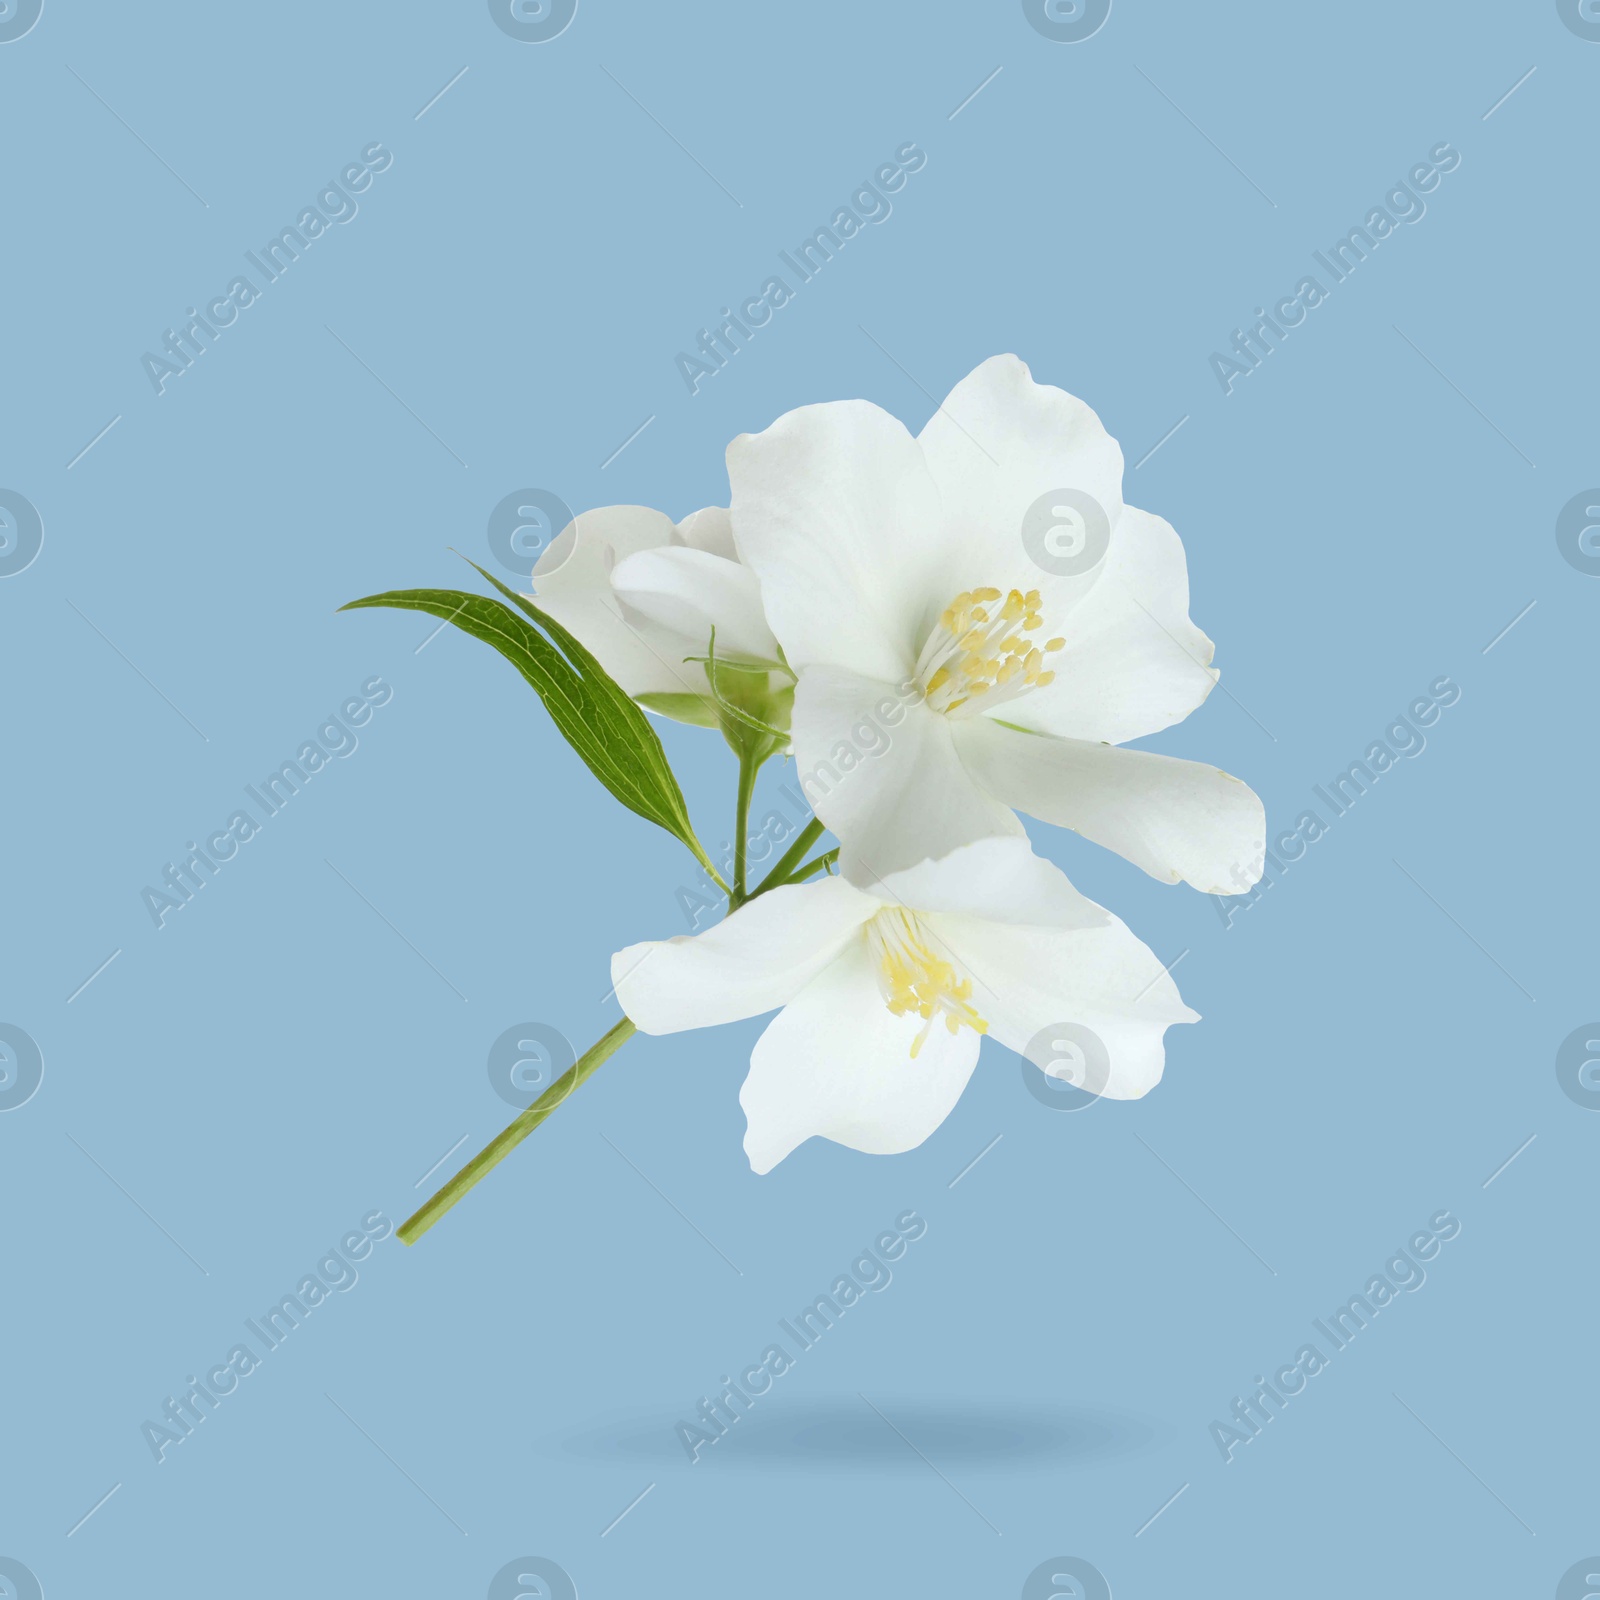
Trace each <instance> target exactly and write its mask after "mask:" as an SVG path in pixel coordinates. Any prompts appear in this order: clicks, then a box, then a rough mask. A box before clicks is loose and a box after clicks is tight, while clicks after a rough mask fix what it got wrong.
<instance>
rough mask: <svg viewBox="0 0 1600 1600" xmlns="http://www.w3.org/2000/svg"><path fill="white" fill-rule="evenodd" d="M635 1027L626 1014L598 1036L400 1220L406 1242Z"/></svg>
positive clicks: (503, 1154)
mask: <svg viewBox="0 0 1600 1600" xmlns="http://www.w3.org/2000/svg"><path fill="white" fill-rule="evenodd" d="M635 1031H636V1030H635V1029H634V1025H633V1023H632V1021H631V1020H630V1019H629V1018H627V1017H624V1018H623V1019H622V1021H621V1022H619V1023H618V1024H617V1025H616V1027H614V1028H612V1029H611V1031H610V1032H609V1033H605V1034H602V1035H601V1036H600V1038H598V1039H597V1040H595V1042H594V1043H593V1044H592V1045H590V1046H589V1048H588V1049H587V1050H585V1051H584V1053H583V1054H582V1055H581V1056H579V1057H578V1059H577V1060H576V1061H575V1062H574V1063H573V1064H572V1066H570V1067H569V1068H568V1069H567V1070H566V1071H565V1072H563V1073H562V1074H561V1076H560V1077H559V1078H557V1079H556V1081H555V1082H554V1083H552V1084H551V1085H550V1087H549V1088H548V1089H546V1090H545V1092H544V1093H543V1094H542V1095H540V1096H539V1098H538V1099H537V1100H535V1101H534V1102H533V1104H532V1105H531V1106H529V1107H528V1109H527V1110H526V1111H524V1112H523V1113H522V1114H521V1116H519V1117H517V1118H516V1119H515V1120H514V1121H512V1122H511V1123H509V1124H508V1125H507V1126H506V1127H505V1128H504V1129H502V1130H501V1132H499V1133H498V1134H496V1135H495V1137H494V1138H492V1139H491V1140H490V1141H489V1142H488V1144H486V1145H485V1146H484V1147H483V1149H481V1150H480V1151H479V1152H478V1153H477V1155H475V1156H474V1157H473V1158H472V1159H471V1160H470V1161H469V1162H468V1163H467V1164H466V1166H464V1167H463V1168H462V1169H461V1170H460V1171H459V1172H458V1173H457V1174H456V1175H455V1177H453V1178H452V1179H451V1180H450V1181H449V1182H448V1183H447V1184H446V1185H445V1186H444V1187H443V1188H442V1189H441V1190H439V1192H438V1193H437V1194H436V1195H434V1196H433V1197H432V1199H430V1200H428V1201H427V1202H426V1203H425V1204H424V1205H423V1206H422V1207H421V1208H420V1209H419V1210H417V1211H416V1212H415V1213H413V1214H412V1215H411V1216H409V1217H407V1218H406V1220H405V1221H404V1222H402V1223H401V1224H400V1238H401V1240H402V1242H404V1243H405V1244H415V1243H416V1242H417V1240H418V1239H420V1238H421V1237H422V1235H423V1234H425V1233H426V1232H427V1231H428V1229H429V1228H431V1227H432V1226H433V1225H434V1223H436V1222H437V1221H438V1220H439V1218H440V1217H442V1216H443V1215H444V1214H445V1212H447V1211H448V1210H449V1209H450V1208H451V1206H453V1205H454V1204H455V1203H456V1201H458V1200H459V1199H460V1198H461V1197H462V1196H463V1195H464V1194H465V1193H466V1192H467V1190H468V1189H470V1188H472V1187H473V1185H474V1184H476V1183H477V1182H478V1180H479V1179H480V1178H482V1177H483V1176H484V1175H485V1174H486V1173H488V1172H489V1171H490V1169H491V1168H493V1167H497V1166H499V1164H500V1163H501V1162H502V1161H504V1160H505V1158H506V1157H507V1156H508V1155H510V1154H511V1152H512V1151H513V1150H515V1149H516V1147H517V1146H518V1145H519V1144H521V1143H522V1141H523V1140H524V1139H526V1138H527V1137H528V1135H529V1134H530V1133H532V1132H533V1130H534V1129H535V1128H537V1127H538V1126H539V1124H540V1123H541V1122H543V1121H544V1119H545V1118H546V1117H548V1116H549V1115H550V1113H551V1112H552V1111H554V1110H555V1109H556V1107H557V1106H559V1105H560V1104H561V1103H562V1102H563V1101H564V1100H566V1098H567V1097H568V1095H570V1094H571V1093H572V1092H573V1090H575V1089H576V1088H577V1087H578V1086H579V1085H580V1084H583V1083H586V1082H588V1080H589V1079H590V1078H592V1077H593V1076H594V1074H595V1073H596V1072H598V1071H599V1070H600V1068H601V1067H602V1066H604V1065H605V1063H606V1062H607V1061H608V1060H610V1058H611V1057H612V1056H613V1055H615V1054H616V1052H617V1050H618V1049H620V1048H621V1046H622V1045H624V1044H625V1043H626V1042H627V1041H628V1040H629V1039H630V1038H632V1037H633V1034H634V1032H635Z"/></svg>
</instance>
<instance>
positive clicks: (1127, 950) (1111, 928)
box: [924, 916, 1200, 1100]
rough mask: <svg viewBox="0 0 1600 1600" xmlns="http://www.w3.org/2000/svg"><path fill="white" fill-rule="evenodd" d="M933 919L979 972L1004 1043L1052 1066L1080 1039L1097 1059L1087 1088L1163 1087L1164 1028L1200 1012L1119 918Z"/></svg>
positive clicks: (944, 941) (939, 936) (988, 1014)
mask: <svg viewBox="0 0 1600 1600" xmlns="http://www.w3.org/2000/svg"><path fill="white" fill-rule="evenodd" d="M924 925H925V926H926V927H927V928H928V929H929V931H930V932H931V933H932V934H933V935H934V937H935V938H936V940H937V941H938V942H939V944H940V945H942V946H943V947H944V948H945V949H947V950H948V951H949V952H950V953H951V955H952V956H953V958H954V960H955V961H956V962H958V963H959V964H960V966H961V968H962V969H963V970H964V971H965V972H966V973H967V974H968V975H969V976H970V977H971V979H972V989H973V992H972V1004H973V1005H974V1006H975V1007H976V1008H977V1010H978V1012H979V1013H980V1014H981V1015H982V1016H983V1017H984V1018H986V1019H987V1021H988V1023H989V1031H990V1033H991V1034H992V1035H993V1036H994V1037H995V1038H996V1039H997V1040H999V1042H1000V1043H1001V1044H1003V1045H1005V1046H1006V1047H1007V1048H1008V1049H1012V1050H1015V1051H1017V1053H1018V1054H1019V1055H1021V1054H1025V1055H1026V1056H1027V1057H1028V1059H1029V1060H1031V1061H1032V1062H1033V1063H1034V1065H1035V1066H1039V1067H1045V1066H1049V1065H1051V1064H1052V1062H1053V1061H1057V1060H1059V1059H1060V1055H1061V1051H1060V1047H1059V1045H1058V1044H1057V1041H1058V1040H1060V1039H1062V1038H1063V1037H1065V1038H1067V1039H1074V1040H1076V1041H1077V1042H1078V1044H1079V1046H1080V1048H1082V1049H1083V1050H1084V1052H1085V1054H1086V1055H1087V1056H1088V1057H1089V1060H1090V1065H1091V1072H1090V1077H1089V1081H1088V1083H1087V1084H1086V1085H1084V1086H1085V1087H1088V1088H1089V1089H1091V1090H1092V1091H1093V1092H1094V1093H1096V1094H1100V1095H1104V1096H1106V1097H1107V1098H1109V1099H1112V1100H1136V1099H1138V1098H1139V1096H1140V1095H1142V1094H1145V1093H1147V1092H1148V1091H1149V1090H1150V1089H1152V1088H1154V1087H1155V1085H1156V1083H1157V1082H1158V1081H1159V1079H1160V1077H1161V1069H1162V1065H1163V1063H1164V1061H1165V1059H1166V1056H1165V1051H1164V1049H1163V1046H1162V1035H1163V1034H1164V1033H1165V1032H1166V1030H1167V1028H1168V1027H1170V1026H1171V1025H1172V1024H1173V1023H1175V1022H1198V1021H1199V1020H1200V1019H1199V1016H1198V1014H1197V1013H1195V1012H1193V1011H1191V1010H1190V1009H1189V1008H1188V1006H1186V1005H1185V1004H1184V1003H1183V1001H1182V1000H1181V999H1180V998H1179V995H1178V989H1177V985H1176V984H1174V983H1173V981H1172V979H1171V978H1170V977H1168V976H1167V975H1166V973H1164V972H1163V971H1162V968H1161V963H1160V962H1159V961H1158V960H1157V959H1156V957H1155V954H1154V952H1152V951H1151V950H1150V949H1148V948H1147V947H1146V946H1145V945H1144V944H1142V943H1141V942H1140V941H1139V940H1138V939H1136V938H1135V937H1134V935H1133V934H1132V933H1130V932H1129V931H1128V929H1127V928H1126V927H1125V926H1124V925H1123V923H1122V922H1121V921H1120V920H1119V919H1118V918H1116V917H1111V918H1110V919H1109V920H1108V922H1107V924H1106V926H1104V927H1100V928H1090V929H1086V930H1077V929H1070V930H1063V931H1058V930H1056V929H1051V928H1025V927H1015V926H1008V925H1006V924H1003V923H996V922H984V921H980V920H979V919H978V918H976V917H952V916H932V917H928V918H926V919H924ZM1085 1029H1086V1030H1088V1032H1087V1035H1085V1034H1084V1033H1082V1032H1080V1031H1079V1030H1085Z"/></svg>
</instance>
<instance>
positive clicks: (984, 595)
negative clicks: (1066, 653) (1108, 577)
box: [917, 589, 1067, 716]
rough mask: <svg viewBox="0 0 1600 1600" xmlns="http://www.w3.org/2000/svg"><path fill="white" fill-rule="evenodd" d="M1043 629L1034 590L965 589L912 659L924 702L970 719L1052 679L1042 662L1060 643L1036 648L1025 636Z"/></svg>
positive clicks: (1063, 642) (1062, 644) (1050, 641)
mask: <svg viewBox="0 0 1600 1600" xmlns="http://www.w3.org/2000/svg"><path fill="white" fill-rule="evenodd" d="M1043 626H1044V618H1043V617H1041V616H1040V614H1039V591H1038V590H1037V589H1030V590H1029V591H1028V592H1027V593H1026V594H1024V593H1023V592H1022V591H1021V590H1020V589H1013V590H1012V591H1011V592H1010V593H1009V594H1008V595H1006V596H1005V598H1004V599H1003V600H1002V599H1001V597H1000V591H999V590H998V589H967V590H965V591H963V592H962V593H961V594H958V595H957V596H956V597H955V599H954V600H952V601H951V602H950V604H949V605H947V606H946V607H945V608H944V611H943V612H942V613H941V614H940V616H939V622H938V625H937V626H936V627H935V628H934V630H933V631H932V632H931V633H930V634H929V635H928V638H927V641H926V642H925V643H924V644H923V646H922V655H921V656H920V657H919V658H918V661H917V681H918V682H919V683H921V685H922V689H923V693H924V694H925V695H926V697H927V701H928V704H929V705H930V706H932V707H933V709H934V710H935V711H942V712H944V713H945V714H946V715H947V716H953V715H956V714H957V713H961V714H963V715H968V716H970V715H971V714H972V713H973V712H974V711H987V710H989V709H991V708H992V707H994V706H997V705H1000V704H1002V703H1004V702H1005V701H1007V700H1014V699H1016V697H1017V696H1018V695H1020V694H1026V693H1027V691H1028V690H1029V689H1040V688H1043V687H1044V685H1045V684H1047V683H1051V682H1053V681H1054V679H1055V673H1053V672H1050V671H1047V670H1046V668H1045V664H1044V658H1045V657H1046V656H1047V655H1050V654H1053V653H1054V652H1055V651H1057V650H1061V649H1064V648H1065V647H1066V643H1067V641H1066V640H1065V639H1048V640H1046V641H1045V643H1044V644H1042V645H1040V644H1037V643H1035V642H1034V640H1033V639H1031V638H1030V637H1029V635H1030V634H1033V633H1036V632H1037V631H1038V629H1040V628H1042V627H1043Z"/></svg>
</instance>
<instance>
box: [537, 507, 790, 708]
mask: <svg viewBox="0 0 1600 1600" xmlns="http://www.w3.org/2000/svg"><path fill="white" fill-rule="evenodd" d="M533 580H534V589H535V595H534V598H535V599H536V600H537V601H538V603H539V606H540V607H541V609H543V610H545V611H547V612H549V614H550V615H551V616H552V617H554V618H555V619H556V621H557V622H559V623H560V624H561V625H562V626H563V627H564V628H567V629H569V630H570V631H571V632H572V633H573V634H575V635H576V636H577V639H578V642H579V643H580V644H582V645H584V646H585V647H586V648H587V649H588V650H589V651H590V652H591V653H592V654H593V655H594V657H595V658H596V660H598V661H599V663H600V665H601V666H602V667H604V668H605V670H606V671H607V672H608V673H609V674H610V675H611V676H612V677H613V678H615V679H616V681H617V682H618V683H619V684H621V685H622V687H623V689H624V690H626V691H627V693H628V694H630V695H632V696H633V698H634V699H635V700H637V701H639V702H640V704H641V705H643V706H645V707H646V708H647V709H649V710H651V711H658V712H661V713H662V714H663V715H666V716H670V717H675V718H677V719H678V720H679V721H682V722H695V723H701V724H705V725H707V726H715V725H716V723H717V720H718V719H717V707H716V699H717V697H716V696H714V695H713V694H712V692H711V685H710V681H709V679H708V677H707V673H706V667H705V665H704V662H705V659H706V657H707V655H708V654H709V653H710V646H711V641H712V638H713V631H714V633H715V640H716V657H717V660H718V661H719V662H721V663H723V664H725V665H726V666H727V667H728V670H727V671H726V672H719V674H718V685H719V689H721V690H722V691H723V694H722V698H723V699H724V701H726V699H727V697H728V695H729V694H730V693H731V694H734V695H735V696H736V697H737V698H739V699H741V700H749V699H751V696H750V695H749V693H748V691H750V690H751V689H752V688H753V687H759V688H761V689H762V690H765V689H766V687H767V682H766V678H765V677H763V676H762V675H760V674H756V675H754V681H753V679H752V674H751V673H749V672H748V671H747V670H742V669H743V668H747V667H748V666H750V665H760V666H766V667H776V666H778V663H779V660H780V657H779V651H778V644H777V641H776V640H775V639H774V638H773V637H772V630H771V629H770V628H769V627H768V626H767V619H766V616H765V615H764V613H763V612H762V608H761V585H760V583H759V582H758V581H757V579H756V575H755V574H754V573H753V572H752V571H751V570H750V569H749V568H748V567H747V566H745V565H743V564H742V563H741V562H740V560H739V556H738V552H737V551H736V550H735V549H734V544H733V530H732V527H731V525H730V523H729V521H728V513H727V510H726V509H725V508H724V507H721V506H709V507H707V508H706V509H705V510H703V511H696V512H695V513H694V514H693V515H692V516H688V517H685V518H684V519H683V521H682V522H680V523H676V524H674V522H673V521H672V519H671V518H670V517H668V516H667V515H666V514H665V513H664V512H660V511H652V510H651V509H650V508H649V507H648V506H601V507H599V508H598V509H597V510H594V511H585V512H583V513H582V514H580V515H579V516H577V517H575V518H574V519H573V521H572V522H570V523H569V524H568V525H567V527H566V528H565V529H563V530H562V532H561V533H560V534H559V535H557V537H556V538H554V539H552V540H551V541H550V546H549V548H548V549H547V550H546V551H545V552H544V554H543V555H541V556H540V557H539V560H538V563H537V564H536V565H535V567H534V569H533ZM775 678H776V681H775V683H774V688H775V689H776V690H777V691H778V692H779V701H777V702H774V703H773V704H771V705H768V704H764V703H761V701H760V699H756V700H754V701H753V703H754V705H755V709H756V710H757V711H759V712H764V713H766V714H767V715H769V716H771V715H775V714H776V715H781V716H782V717H783V720H784V722H785V724H786V723H787V710H788V699H787V693H786V691H787V688H788V685H789V683H790V681H791V678H790V675H789V674H788V673H787V672H782V671H780V672H779V673H778V674H776V675H775ZM741 691H744V692H741Z"/></svg>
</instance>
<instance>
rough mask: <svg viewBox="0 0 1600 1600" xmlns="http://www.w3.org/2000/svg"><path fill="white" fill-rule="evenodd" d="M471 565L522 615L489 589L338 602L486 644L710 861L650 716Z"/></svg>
mask: <svg viewBox="0 0 1600 1600" xmlns="http://www.w3.org/2000/svg"><path fill="white" fill-rule="evenodd" d="M474 565H475V563H474ZM476 570H478V571H479V572H481V573H483V576H484V577H485V578H487V579H488V580H489V582H490V583H492V584H494V586H495V587H496V588H497V589H499V590H500V591H501V593H502V594H504V595H506V596H507V597H508V598H509V599H511V600H512V601H514V602H515V603H516V605H517V607H518V610H520V611H521V612H522V613H523V615H521V616H519V615H518V614H517V612H516V611H513V610H511V609H510V607H508V606H505V605H502V604H501V603H500V602H499V601H498V600H495V599H492V598H490V597H489V596H488V595H481V594H469V593H465V592H463V591H461V590H456V589H391V590H389V591H387V592H386V593H384V594H374V595H367V596H366V597H365V598H364V599H361V600H352V601H351V602H350V603H349V604H348V605H346V606H342V607H340V609H341V610H343V611H356V610H360V609H362V608H363V607H368V606H386V607H392V608H394V609H397V610H401V611H426V612H427V613H428V614H429V615H430V616H435V617H441V618H443V619H444V620H445V621H446V622H451V623H454V624H455V626H456V627H458V628H460V629H461V631H462V632H463V633H467V634H470V635H471V636H472V637H473V638H474V639H481V640H482V641H483V642H484V643H485V644H488V645H492V646H493V647H494V648H495V649H496V650H498V651H499V652H500V654H501V655H503V656H504V657H505V658H506V659H507V660H508V661H509V662H511V664H512V665H513V666H514V667H515V668H516V669H517V671H519V672H520V673H521V674H522V676H523V677H524V678H526V679H527V681H528V682H529V683H530V684H531V685H532V686H533V689H534V691H535V692H536V693H537V694H538V696H539V698H540V699H541V700H542V701H543V702H544V705H545V709H546V710H547V711H549V713H550V716H551V718H552V720H553V721H554V722H555V725H556V727H557V728H559V729H560V731H561V734H562V737H563V738H565V739H566V741H567V743H568V744H570V745H571V746H572V748H573V749H574V750H575V751H577V753H578V755H579V756H580V757H581V758H582V760H583V762H584V764H585V765H586V766H587V767H588V768H589V770H590V771H591V772H592V773H593V774H594V775H595V777H597V778H598V779H599V780H600V781H601V783H603V784H604V785H605V786H606V788H608V789H609V790H610V791H611V792H612V794H614V795H615V796H616V797H617V799H618V800H620V801H621V802H622V803H623V805H625V806H626V807H627V808H628V809H629V810H630V811H633V812H636V813H637V814H638V815H639V816H641V817H644V818H646V819H647V820H648V821H650V822H653V823H655V824H656V825H657V826H658V827H661V828H665V829H666V831H667V832H668V833H670V834H672V836H673V837H674V838H676V839H679V840H681V841H682V842H683V843H684V844H685V845H686V846H687V847H688V848H689V850H690V851H691V852H692V853H693V855H694V856H695V858H696V860H698V861H699V862H700V863H701V864H702V865H703V866H707V867H708V868H709V867H710V862H709V861H708V859H707V857H706V854H705V851H704V849H703V848H702V847H701V845H700V841H699V839H697V838H696V837H695V832H694V827H693V825H692V824H691V822H690V820H689V808H688V806H687V805H686V804H685V802H684V798H683V791H682V790H681V789H680V788H679V787H678V780H677V778H676V777H675V776H674V774H673V771H672V767H671V765H670V764H669V763H668V761H667V755H666V751H665V750H663V749H662V747H661V740H660V738H659V737H658V736H657V734H656V731H655V729H654V728H652V727H651V726H650V721H649V718H647V717H646V716H645V714H644V712H643V711H641V710H640V709H639V707H638V706H636V705H635V704H634V703H633V701H632V700H630V699H629V698H628V696H627V695H626V694H625V693H624V692H623V690H622V688H621V687H620V685H618V684H617V683H616V681H615V680H614V679H613V678H612V677H611V676H610V675H609V674H608V673H607V672H606V671H605V669H604V668H603V667H602V666H601V665H600V663H599V662H598V661H596V660H595V658H594V657H593V656H592V655H591V654H590V653H589V652H588V651H587V650H586V649H584V647H583V646H582V645H581V644H579V643H578V641H577V640H576V639H574V638H573V636H572V635H571V634H570V633H568V632H567V630H566V629H565V628H563V627H562V626H561V625H560V623H558V622H556V621H555V619H554V618H552V617H550V616H547V615H546V614H545V613H544V612H542V611H540V610H539V609H538V607H537V606H534V605H533V604H531V603H530V602H529V601H527V600H526V599H524V598H523V597H522V596H521V595H518V594H515V593H514V592H513V591H512V590H510V589H507V588H506V586H505V585H504V584H502V583H501V582H500V581H499V580H498V579H497V578H495V577H494V576H493V575H492V574H490V573H487V572H483V569H482V568H481V567H478V568H477V569H476ZM534 624H537V625H538V626H534ZM541 629H542V630H543V631H542V632H541V631H540V630H541ZM546 634H548V635H549V637H548V638H547V637H546Z"/></svg>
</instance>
